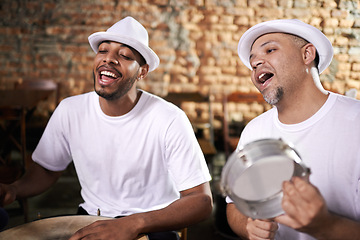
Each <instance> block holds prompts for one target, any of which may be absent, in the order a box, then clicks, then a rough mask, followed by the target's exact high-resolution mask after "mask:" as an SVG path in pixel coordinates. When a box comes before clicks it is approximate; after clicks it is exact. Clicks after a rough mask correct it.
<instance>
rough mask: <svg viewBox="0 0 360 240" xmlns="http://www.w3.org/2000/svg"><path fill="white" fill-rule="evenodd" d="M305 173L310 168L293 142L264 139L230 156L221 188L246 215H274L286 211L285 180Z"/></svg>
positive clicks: (223, 173) (260, 216) (253, 216)
mask: <svg viewBox="0 0 360 240" xmlns="http://www.w3.org/2000/svg"><path fill="white" fill-rule="evenodd" d="M306 173H307V168H306V167H305V165H304V164H303V163H302V161H301V159H300V157H299V155H298V154H297V153H296V151H295V150H294V149H293V148H292V147H291V146H290V145H288V144H286V143H285V142H283V141H282V140H280V139H279V140H278V139H262V140H257V141H254V142H251V143H249V144H247V145H245V146H244V147H243V148H242V149H241V150H240V151H238V152H234V153H233V154H232V155H231V156H230V157H229V159H228V160H227V163H226V164H225V166H224V168H223V171H222V175H221V187H222V189H223V192H224V194H225V195H228V196H229V197H230V198H231V199H232V200H233V201H234V204H235V205H236V207H237V208H238V209H239V210H240V211H241V212H242V213H243V214H245V215H246V216H249V217H252V218H262V219H265V218H272V217H275V216H278V215H280V214H282V213H283V210H282V208H281V200H282V183H283V182H284V181H287V180H290V179H291V177H293V176H304V175H306Z"/></svg>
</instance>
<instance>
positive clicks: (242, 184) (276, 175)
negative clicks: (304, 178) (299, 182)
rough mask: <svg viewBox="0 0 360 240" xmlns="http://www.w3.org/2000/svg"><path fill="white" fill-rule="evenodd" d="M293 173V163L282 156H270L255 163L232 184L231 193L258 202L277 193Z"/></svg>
mask: <svg viewBox="0 0 360 240" xmlns="http://www.w3.org/2000/svg"><path fill="white" fill-rule="evenodd" d="M293 172H294V161H293V160H292V159H290V158H288V157H284V156H271V157H266V158H263V159H262V160H261V161H257V162H255V163H254V164H253V165H251V166H250V167H249V168H247V169H246V170H245V171H243V173H242V174H240V175H239V176H238V178H237V179H236V180H235V182H234V186H233V192H234V194H236V195H237V196H238V197H240V198H242V199H244V200H248V201H260V200H264V199H267V198H270V197H271V196H274V195H275V194H277V193H279V192H280V191H281V188H282V183H283V181H286V180H289V179H290V178H291V176H292V175H293Z"/></svg>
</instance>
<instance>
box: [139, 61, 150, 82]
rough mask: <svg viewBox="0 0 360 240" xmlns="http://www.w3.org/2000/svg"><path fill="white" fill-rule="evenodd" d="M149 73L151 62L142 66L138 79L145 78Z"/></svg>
mask: <svg viewBox="0 0 360 240" xmlns="http://www.w3.org/2000/svg"><path fill="white" fill-rule="evenodd" d="M148 73H149V64H144V65H142V66H140V71H139V74H138V77H137V79H138V80H141V79H143V78H145V77H146V76H147V74H148Z"/></svg>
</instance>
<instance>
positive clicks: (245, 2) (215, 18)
mask: <svg viewBox="0 0 360 240" xmlns="http://www.w3.org/2000/svg"><path fill="white" fill-rule="evenodd" d="M359 10H360V2H359V1H346V0H334V1H333V0H325V1H315V0H128V1H123V0H81V1H73V0H41V1H40V0H1V2H0V16H1V18H0V88H1V89H9V88H12V87H13V86H14V83H15V82H17V81H21V80H23V79H26V78H46V79H53V80H55V81H56V82H58V83H60V84H61V98H64V97H67V96H70V95H74V94H79V93H83V92H87V91H89V90H92V86H93V78H92V61H93V58H94V56H95V54H94V52H93V51H92V50H91V48H90V46H89V44H88V41H87V37H88V36H89V35H90V34H92V33H94V32H96V31H101V30H106V29H107V28H108V27H109V26H111V25H112V24H114V23H115V22H117V21H118V20H120V19H122V18H124V17H126V16H128V15H131V16H133V17H134V18H136V19H137V20H138V21H140V22H141V23H142V24H143V25H144V26H145V27H146V28H147V29H148V32H149V36H150V47H151V48H152V49H153V50H154V51H155V52H156V53H157V54H158V55H159V57H160V60H161V63H160V66H159V68H158V69H156V70H155V71H154V72H152V73H150V74H149V75H148V77H147V78H146V79H144V80H142V82H139V83H138V86H139V87H140V88H142V89H144V90H147V91H149V92H152V93H155V94H157V95H159V96H166V95H167V93H168V92H184V91H185V92H192V91H199V92H201V93H202V94H205V95H208V94H212V95H213V96H214V97H215V98H214V103H213V108H214V114H215V115H216V116H221V115H222V103H221V99H222V96H224V94H228V93H230V92H233V91H242V92H245V93H246V92H254V91H257V90H256V89H255V88H254V87H253V86H252V84H251V81H250V77H249V73H250V71H249V70H248V69H247V68H246V67H245V66H244V65H243V64H242V62H241V61H240V59H239V57H238V55H237V44H238V41H239V39H240V37H241V35H242V34H243V33H244V32H245V31H246V30H247V29H248V28H249V27H251V26H253V25H254V24H256V23H259V22H262V21H266V20H272V19H279V18H281V19H285V18H286V19H289V18H297V19H300V20H303V21H304V22H306V23H309V24H312V25H314V26H315V27H317V28H318V29H320V30H321V31H323V32H324V33H325V34H326V35H327V37H328V38H329V40H330V41H331V42H332V44H333V46H334V52H335V55H334V59H333V61H332V63H331V65H330V67H329V68H328V69H327V70H326V71H325V72H324V73H323V74H322V76H321V80H322V81H323V85H324V87H325V88H326V89H331V90H334V91H336V92H339V93H342V94H343V93H345V92H346V91H347V90H349V89H351V88H355V89H357V90H358V94H357V98H359V97H360V94H359V92H360V44H359V40H360V11H359ZM289 64H290V63H289ZM196 108H204V109H205V108H206V107H205V106H202V105H196V106H190V107H189V108H188V109H187V111H189V115H191V114H192V113H191V111H195V109H196ZM229 110H230V112H232V113H233V115H234V118H236V116H237V115H236V114H239V113H241V114H242V115H249V114H250V116H251V117H253V116H254V115H256V114H258V113H259V112H261V111H262V108H260V109H259V107H258V106H256V105H254V106H252V105H249V106H248V105H246V106H244V105H238V106H233V107H231V108H229ZM204 112H206V111H204ZM251 112H254V114H252V115H251ZM204 114H205V113H204ZM205 115H206V114H205ZM203 117H204V116H203ZM239 118H241V116H240V117H239Z"/></svg>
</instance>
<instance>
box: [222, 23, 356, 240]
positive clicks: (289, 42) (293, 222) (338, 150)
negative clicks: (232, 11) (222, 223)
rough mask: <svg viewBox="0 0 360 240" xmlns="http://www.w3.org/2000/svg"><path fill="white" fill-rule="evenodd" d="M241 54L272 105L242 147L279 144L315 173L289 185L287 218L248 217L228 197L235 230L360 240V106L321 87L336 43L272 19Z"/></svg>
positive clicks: (245, 40) (250, 234) (248, 234)
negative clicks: (279, 141) (265, 141)
mask: <svg viewBox="0 0 360 240" xmlns="http://www.w3.org/2000/svg"><path fill="white" fill-rule="evenodd" d="M238 54H239V56H240V59H241V60H242V62H243V63H244V64H245V65H246V66H247V67H248V68H250V69H251V70H252V73H251V80H252V82H253V84H254V85H255V86H256V88H257V89H258V90H259V91H260V92H261V93H262V95H263V97H264V99H265V100H266V101H267V102H268V103H269V104H272V105H274V108H272V109H270V110H269V111H267V112H265V113H263V114H262V115H260V116H258V117H257V118H255V119H253V120H252V121H251V122H250V123H249V124H248V125H247V126H246V127H245V129H244V131H243V132H242V134H241V137H240V141H239V144H238V149H240V147H241V146H244V145H246V144H248V143H250V142H253V141H256V140H259V139H267V138H275V139H279V138H281V139H282V140H284V141H285V142H289V143H292V144H293V146H294V147H295V149H296V151H297V152H298V153H299V155H300V156H301V158H302V161H303V162H304V163H305V165H306V166H308V167H309V168H310V169H311V174H310V178H309V181H306V180H305V179H301V178H299V177H294V178H292V179H291V180H290V181H285V182H284V183H283V185H282V191H283V198H282V203H281V206H282V209H283V210H284V212H285V213H284V214H282V215H280V216H277V217H275V218H273V219H251V218H248V217H246V216H245V215H244V214H242V213H241V212H240V211H239V210H238V209H237V208H236V206H235V204H234V203H233V202H232V200H231V199H229V198H227V201H228V206H227V217H228V222H229V225H230V226H231V228H232V229H233V230H234V232H235V233H237V234H238V235H239V236H241V237H243V238H247V239H284V240H290V239H291V240H297V239H360V101H358V100H355V99H351V98H348V97H345V96H342V95H339V94H335V93H332V92H328V91H325V90H324V88H323V87H322V85H321V82H320V79H319V72H320V73H321V72H322V71H323V70H324V69H326V68H327V67H328V66H329V64H330V62H331V60H332V57H333V49H332V46H331V43H330V41H329V40H328V39H327V38H326V37H325V35H324V34H322V33H321V32H320V31H319V30H318V29H316V28H315V27H313V26H310V25H308V24H305V23H303V22H301V21H299V20H294V19H293V20H272V21H268V22H263V23H260V24H257V25H255V26H253V27H252V28H250V29H249V30H248V31H246V32H245V33H244V35H243V36H242V37H241V39H240V41H239V45H238ZM234 201H235V200H234Z"/></svg>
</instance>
